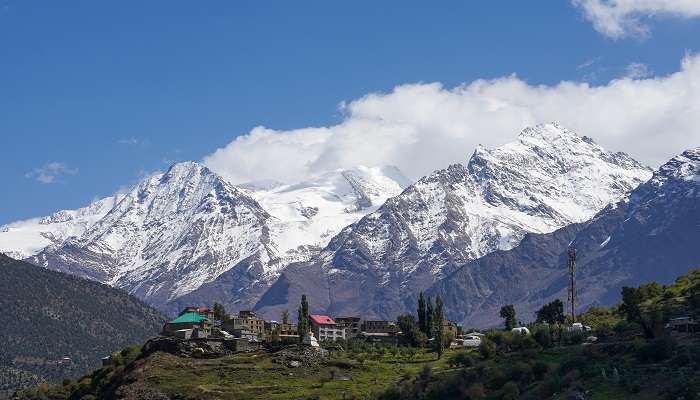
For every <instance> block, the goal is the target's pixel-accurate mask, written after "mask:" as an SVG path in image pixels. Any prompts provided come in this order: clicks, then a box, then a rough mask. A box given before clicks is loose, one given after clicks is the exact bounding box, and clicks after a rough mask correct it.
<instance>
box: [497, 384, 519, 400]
mask: <svg viewBox="0 0 700 400" xmlns="http://www.w3.org/2000/svg"><path fill="white" fill-rule="evenodd" d="M519 397H520V389H519V388H518V384H517V383H515V382H508V383H506V384H505V385H503V389H501V399H503V400H517V399H518V398H519Z"/></svg>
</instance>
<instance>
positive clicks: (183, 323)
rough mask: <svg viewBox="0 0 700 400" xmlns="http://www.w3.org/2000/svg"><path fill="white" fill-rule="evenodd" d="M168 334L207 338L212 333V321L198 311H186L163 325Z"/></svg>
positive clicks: (164, 332)
mask: <svg viewBox="0 0 700 400" xmlns="http://www.w3.org/2000/svg"><path fill="white" fill-rule="evenodd" d="M163 334H164V335H166V336H178V337H183V338H186V339H189V338H190V337H194V338H207V337H209V335H210V334H211V321H210V320H209V318H206V317H204V316H203V315H201V314H200V313H198V312H195V311H193V312H185V313H182V314H181V315H180V316H179V317H177V318H175V319H173V320H172V321H169V322H168V323H166V324H165V326H163Z"/></svg>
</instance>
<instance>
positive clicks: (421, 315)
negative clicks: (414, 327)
mask: <svg viewBox="0 0 700 400" xmlns="http://www.w3.org/2000/svg"><path fill="white" fill-rule="evenodd" d="M418 329H420V331H421V332H423V333H425V297H424V296H423V292H422V291H421V292H420V294H419V295H418Z"/></svg>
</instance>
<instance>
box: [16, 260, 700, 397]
mask: <svg viewBox="0 0 700 400" xmlns="http://www.w3.org/2000/svg"><path fill="white" fill-rule="evenodd" d="M698 289H700V270H695V271H692V272H691V273H689V274H688V275H686V276H684V277H681V278H679V279H678V280H677V281H676V283H675V284H673V285H669V286H661V285H657V284H653V283H652V284H645V285H641V286H640V287H637V288H625V289H623V296H622V297H623V302H622V303H621V304H620V305H619V306H616V307H611V308H603V307H598V308H595V309H593V310H591V311H590V312H587V313H585V314H584V315H581V316H580V317H581V318H582V320H583V321H584V322H585V323H587V324H590V325H592V326H593V328H594V330H593V331H592V332H581V331H575V330H571V329H568V328H567V327H568V326H570V324H568V323H567V324H551V325H547V324H531V325H530V326H529V328H530V330H531V332H532V335H521V334H516V333H513V332H510V331H507V332H506V331H502V330H492V331H489V332H486V333H485V338H484V339H483V342H482V345H481V347H479V348H476V349H465V348H458V349H447V350H445V354H444V355H443V357H442V358H438V357H437V354H436V353H435V352H433V351H431V349H430V346H429V345H428V346H424V347H410V346H409V343H411V341H410V340H408V336H406V337H404V338H403V340H402V342H404V344H403V345H401V346H398V347H397V346H390V345H372V344H368V343H366V342H362V341H357V340H350V341H345V342H340V343H338V342H336V343H332V344H330V343H326V345H327V348H328V350H329V354H328V355H327V356H325V357H323V356H321V355H319V354H318V353H316V352H315V351H313V350H311V349H309V348H304V347H297V346H288V347H284V346H282V347H278V348H275V349H272V348H268V349H260V350H258V351H254V352H250V353H232V352H225V351H222V350H221V349H220V348H219V349H218V350H217V348H216V347H214V346H213V343H214V342H211V343H207V342H206V341H195V342H193V341H181V340H177V339H172V338H158V339H154V340H151V341H148V342H146V344H145V345H143V346H130V347H127V348H125V349H124V350H122V351H121V352H120V353H115V354H114V355H113V356H112V359H111V362H110V364H109V365H106V366H104V367H101V368H99V369H96V370H94V371H93V372H92V373H90V374H87V375H85V376H83V377H81V378H79V379H77V380H73V381H65V382H63V383H62V384H61V385H54V386H48V385H42V386H39V387H36V388H33V389H30V390H27V391H25V392H23V393H21V394H20V395H19V396H18V399H22V400H25V399H57V400H58V399H132V398H133V399H162V400H167V399H171V400H184V399H188V400H196V399H221V400H225V399H256V400H262V399H265V400H267V399H287V400H293V399H338V400H340V399H343V400H349V399H358V400H359V399H375V400H412V399H415V400H419V399H420V400H430V399H434V400H451V399H460V400H464V399H471V400H477V399H491V400H514V399H532V400H535V399H559V400H568V399H584V400H590V399H597V400H618V399H619V400H623V399H643V400H652V399H683V400H692V399H698V398H699V395H700V373H699V372H700V332H695V333H692V332H677V331H671V330H669V329H668V328H665V324H666V323H667V322H668V321H670V320H671V319H672V318H677V317H679V316H683V317H685V316H688V317H697V316H698V310H699V308H698V306H700V302H698V300H699V299H700V298H698V293H700V291H698ZM409 319H410V318H409ZM402 321H406V319H402ZM645 325H648V326H647V327H645ZM659 326H661V329H658V327H659ZM647 328H649V329H647ZM402 329H404V328H402ZM410 329H411V328H410V327H406V331H407V332H408V331H409V330H410ZM414 329H417V328H415V327H414ZM590 336H595V337H596V338H595V339H593V338H591V337H590ZM421 343H425V338H424V337H423V340H417V341H415V344H417V345H418V346H420V344H421ZM190 348H191V349H190ZM183 349H184V350H183ZM190 350H191V351H190ZM309 353H311V355H309ZM292 360H293V361H295V363H296V364H294V365H293V364H292V363H291V361H292Z"/></svg>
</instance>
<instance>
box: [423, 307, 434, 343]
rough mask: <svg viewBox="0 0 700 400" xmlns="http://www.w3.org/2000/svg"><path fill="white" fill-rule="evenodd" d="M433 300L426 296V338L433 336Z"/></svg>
mask: <svg viewBox="0 0 700 400" xmlns="http://www.w3.org/2000/svg"><path fill="white" fill-rule="evenodd" d="M433 313H434V311H433V300H432V299H431V298H430V297H428V309H427V311H426V313H425V336H427V337H428V338H432V337H433V317H434V315H433Z"/></svg>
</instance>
